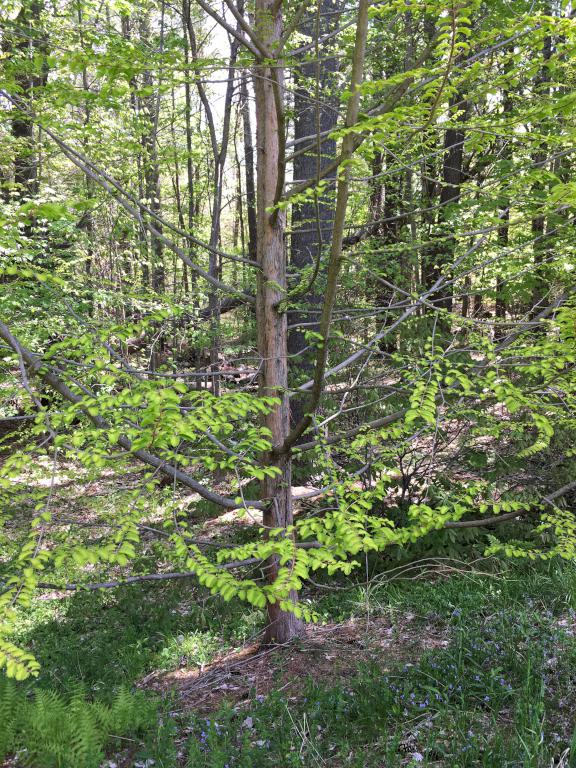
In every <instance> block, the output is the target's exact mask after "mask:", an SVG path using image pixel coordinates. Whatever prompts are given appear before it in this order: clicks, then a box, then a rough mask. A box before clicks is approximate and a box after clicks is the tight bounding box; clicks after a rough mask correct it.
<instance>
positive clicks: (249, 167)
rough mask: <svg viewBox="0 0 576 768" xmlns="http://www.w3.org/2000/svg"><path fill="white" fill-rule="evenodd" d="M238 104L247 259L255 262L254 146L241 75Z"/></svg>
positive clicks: (245, 80) (245, 89)
mask: <svg viewBox="0 0 576 768" xmlns="http://www.w3.org/2000/svg"><path fill="white" fill-rule="evenodd" d="M240 104H241V110H242V128H243V137H244V177H245V186H246V211H247V216H246V218H247V221H248V257H249V258H250V259H252V261H256V258H257V254H256V239H257V224H256V184H255V182H254V145H253V141H252V125H251V120H250V103H249V101H248V77H247V75H246V73H245V72H244V73H242V76H241V80H240Z"/></svg>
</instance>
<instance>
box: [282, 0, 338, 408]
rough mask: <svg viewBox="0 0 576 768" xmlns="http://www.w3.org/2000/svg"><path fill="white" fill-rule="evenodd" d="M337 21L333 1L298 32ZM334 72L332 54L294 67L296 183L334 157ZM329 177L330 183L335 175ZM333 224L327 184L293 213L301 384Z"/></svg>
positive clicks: (292, 350)
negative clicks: (308, 333) (320, 266)
mask: <svg viewBox="0 0 576 768" xmlns="http://www.w3.org/2000/svg"><path fill="white" fill-rule="evenodd" d="M336 22H337V14H335V13H334V3H333V2H332V0H320V2H319V4H318V7H317V8H316V7H315V6H314V5H313V6H311V10H310V13H308V14H307V15H306V16H305V18H304V19H303V21H302V23H301V31H302V32H303V33H304V34H305V35H307V36H310V37H312V38H314V37H322V36H324V35H326V34H327V33H328V32H329V31H330V30H331V29H333V28H334V26H335V24H336ZM336 71H337V58H336V55H333V56H326V55H323V56H322V60H318V61H307V60H303V61H302V62H301V63H300V65H299V66H298V69H297V74H296V78H295V80H296V83H295V86H296V87H295V93H294V113H295V120H294V149H295V153H296V157H295V158H294V164H293V169H294V181H295V182H300V181H304V180H305V179H313V178H314V177H316V176H318V177H319V176H320V172H321V171H322V169H323V168H324V166H326V165H328V164H329V163H330V162H331V161H332V160H333V159H334V157H335V153H336V143H335V141H334V140H332V139H326V138H322V136H321V135H324V134H327V133H329V132H330V131H332V130H333V129H334V128H335V126H336V124H337V120H338V104H339V99H338V98H337V96H336V93H335V74H336ZM304 150H306V151H304ZM327 178H328V179H333V178H334V173H331V174H329V175H328V176H327ZM333 219H334V200H333V190H332V185H328V187H327V189H326V190H325V191H324V192H322V193H319V194H318V195H317V196H316V197H315V199H314V200H311V201H309V202H305V203H302V204H300V205H297V206H294V207H293V209H292V228H291V237H290V265H291V267H292V270H291V271H292V272H294V273H296V274H297V275H299V277H298V278H297V281H296V283H295V284H294V285H293V286H291V287H293V288H296V290H297V291H300V290H301V291H302V293H301V295H299V297H298V302H299V304H300V305H301V309H299V310H291V311H290V312H289V314H288V323H289V325H290V331H289V334H288V353H289V354H290V355H291V371H295V372H296V375H297V376H303V377H304V378H305V379H307V378H309V377H310V372H311V370H312V366H313V360H314V356H315V353H314V350H311V351H304V350H305V348H306V346H307V342H306V335H305V334H306V331H307V330H311V331H316V332H317V331H318V328H319V320H320V309H321V304H322V298H323V297H322V290H321V287H320V283H321V281H322V277H321V276H318V277H316V280H314V279H313V273H314V270H315V269H316V266H317V265H318V264H319V262H320V260H321V257H322V251H323V249H325V248H326V246H327V245H329V243H330V237H331V233H332V226H333ZM304 270H307V271H306V272H304ZM320 271H321V270H318V272H319V273H320ZM296 356H297V357H296ZM292 383H293V384H294V383H296V382H292ZM290 409H291V421H292V423H298V422H299V421H300V420H301V419H302V416H303V414H304V410H303V409H304V402H303V401H302V400H301V399H299V398H296V397H293V398H292V400H291V403H290Z"/></svg>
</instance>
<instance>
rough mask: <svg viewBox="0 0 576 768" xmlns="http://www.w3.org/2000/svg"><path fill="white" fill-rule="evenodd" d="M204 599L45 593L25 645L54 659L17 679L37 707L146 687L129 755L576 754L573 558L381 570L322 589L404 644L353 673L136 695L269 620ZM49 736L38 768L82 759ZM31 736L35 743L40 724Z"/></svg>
mask: <svg viewBox="0 0 576 768" xmlns="http://www.w3.org/2000/svg"><path fill="white" fill-rule="evenodd" d="M204 598H205V596H204V595H203V594H201V593H199V592H198V591H197V590H196V589H195V588H194V587H193V585H192V584H191V583H190V584H188V583H183V582H178V583H174V584H168V585H161V586H160V587H159V586H157V585H134V586H131V587H126V588H123V589H118V590H116V591H115V592H114V593H110V592H107V593H102V594H78V595H75V596H73V597H70V598H67V599H65V600H51V601H39V602H38V603H37V604H36V605H35V607H34V608H33V609H31V611H29V612H28V613H27V614H26V615H23V616H22V619H21V624H20V626H19V638H18V639H19V641H20V642H23V643H25V644H27V645H28V646H29V647H32V648H33V650H34V652H35V654H36V655H37V657H38V658H39V660H40V662H41V663H42V674H41V677H40V679H39V680H38V681H37V682H36V683H34V684H33V686H32V687H31V686H30V685H29V684H28V685H22V686H17V691H18V695H19V696H20V697H21V701H24V702H25V703H24V704H23V706H26V702H27V706H29V707H33V706H34V702H35V698H34V694H32V693H30V691H33V690H36V691H38V690H40V691H48V690H50V691H54V692H57V693H58V695H59V696H60V697H61V698H62V701H63V702H64V707H65V709H66V708H67V711H79V710H78V707H79V705H78V701H79V686H81V698H82V700H84V701H86V702H90V701H92V702H96V703H98V704H99V706H104V705H106V706H109V707H110V706H114V700H115V697H117V696H118V691H119V690H124V691H128V692H130V691H132V693H131V694H129V695H131V696H132V697H139V698H138V699H137V698H134V700H135V701H136V700H138V701H140V702H141V704H140V705H139V707H140V708H141V709H145V710H146V712H147V714H146V716H145V717H142V718H140V719H138V718H134V722H133V727H131V725H130V722H126V723H125V725H124V731H123V734H117V733H116V734H114V733H112V734H111V733H109V732H103V733H102V734H101V736H100V737H99V738H100V741H101V749H102V750H104V751H106V752H107V754H108V755H109V758H110V759H112V760H113V762H116V764H117V765H118V766H124V765H126V766H128V765H130V766H132V765H138V763H141V764H145V761H146V760H148V761H150V760H154V765H155V766H156V767H158V766H160V767H161V768H176V766H186V767H187V768H226V767H227V768H233V767H234V768H249V767H250V768H252V767H253V768H259V767H260V766H262V767H264V766H273V765H275V766H278V765H281V766H286V768H289V767H290V766H310V768H313V767H317V766H336V768H338V766H352V767H353V766H363V768H364V767H365V768H381V767H382V766H386V768H394V767H395V766H407V765H412V766H416V765H423V766H446V768H448V766H450V768H464V766H510V768H512V766H518V767H522V768H539V767H540V766H542V767H543V768H544V766H545V767H546V768H550V766H552V765H554V766H559V765H564V766H569V765H570V766H575V765H576V751H575V750H574V749H572V753H571V754H572V756H571V757H570V756H569V752H568V750H569V749H570V747H576V739H575V738H574V715H573V712H574V711H576V708H575V705H576V672H575V670H576V665H575V662H576V639H575V637H574V635H573V630H574V626H575V625H576V621H575V614H574V607H575V606H576V602H575V601H576V570H575V569H574V568H573V567H572V566H570V565H565V566H564V567H562V568H560V567H554V566H547V567H546V568H544V567H542V568H540V569H537V568H536V567H535V566H534V565H531V566H530V568H527V567H524V566H523V565H522V564H519V565H516V564H515V565H510V566H508V567H507V568H506V571H505V573H504V574H502V575H500V576H494V577H488V576H485V577H469V576H463V575H456V576H453V577H451V578H449V579H446V580H440V581H435V582H434V583H431V582H430V581H417V582H406V583H400V584H389V583H387V582H386V581H385V580H379V579H378V577H376V578H374V579H373V580H372V582H371V583H370V584H369V585H368V586H366V585H359V586H351V587H350V589H346V590H344V591H340V590H338V591H335V592H328V593H327V594H325V593H323V592H322V591H321V590H318V589H315V593H314V594H312V593H311V594H310V595H309V596H308V598H309V599H310V600H312V601H313V602H314V604H315V607H316V608H317V610H318V611H319V612H320V614H321V615H322V616H323V617H324V619H325V620H326V621H332V622H342V621H347V620H349V619H350V618H351V617H356V619H357V622H356V625H355V626H356V627H357V632H358V634H359V640H361V639H362V634H363V632H364V628H366V627H367V626H368V628H369V627H370V625H371V624H372V623H373V622H376V620H377V618H378V617H385V618H386V620H387V622H388V623H389V625H390V632H391V633H392V634H391V635H390V642H389V645H388V646H387V648H388V650H385V649H384V647H383V646H382V647H380V646H378V645H377V644H376V645H375V646H374V647H372V648H371V649H370V652H369V653H367V654H364V655H363V656H362V657H361V658H362V661H361V662H360V663H358V664H350V665H349V668H347V669H346V674H345V675H344V676H342V675H341V674H340V675H338V676H336V675H332V674H331V672H330V664H328V666H326V665H324V666H323V667H322V674H321V675H317V676H316V677H314V675H313V674H312V675H310V676H309V675H308V674H307V671H310V672H311V673H314V668H313V667H310V666H308V667H307V666H306V663H304V664H303V665H302V672H301V674H300V679H299V680H298V681H297V682H296V684H293V685H292V686H291V688H290V690H289V691H287V690H286V689H284V690H276V689H275V686H274V685H272V686H271V688H270V690H269V691H267V692H266V693H265V695H264V696H261V695H260V696H258V697H257V696H256V690H255V689H254V690H253V691H252V692H250V691H248V692H247V696H246V697H245V700H244V701H243V702H242V703H241V704H240V705H239V704H238V702H234V701H227V700H226V698H225V695H226V694H225V692H224V693H223V694H222V696H221V697H220V701H219V702H217V703H216V704H215V708H214V711H212V712H209V713H207V712H206V711H202V712H201V713H200V712H199V711H194V710H193V709H190V708H189V707H188V706H186V705H185V704H183V703H182V701H181V700H179V699H178V698H176V697H174V696H172V697H170V696H164V697H160V696H159V695H158V694H155V693H152V692H142V691H138V692H136V690H135V685H136V684H137V683H138V681H140V680H141V679H142V678H143V677H144V676H146V675H148V674H150V673H151V672H154V671H155V670H166V671H170V670H177V669H178V668H180V667H182V668H188V667H191V666H192V667H193V666H201V665H203V664H209V663H210V661H211V660H212V659H214V657H215V656H216V655H217V654H218V653H221V652H222V651H223V650H229V649H232V648H234V647H238V646H240V645H241V644H242V643H243V642H245V641H246V640H247V639H248V638H250V637H251V636H252V635H253V634H254V633H255V631H256V630H257V629H258V628H259V627H260V626H261V623H262V616H261V615H260V614H259V613H258V612H248V613H246V612H245V611H244V609H243V606H240V605H236V606H235V605H234V604H228V603H224V602H223V601H221V600H219V599H208V600H204ZM203 600H204V602H203ZM374 626H380V625H377V624H374ZM368 634H370V633H368ZM372 634H373V633H372ZM427 634H428V635H430V636H431V637H432V636H434V637H442V638H443V642H442V644H436V645H435V646H433V647H429V648H428V649H427V650H425V651H424V652H422V650H421V649H419V648H417V647H416V645H415V643H414V642H413V641H415V640H416V639H419V640H422V639H423V640H426V636H427ZM424 647H426V644H425V643H424ZM303 650H304V651H305V650H306V649H303ZM338 654H339V649H338V646H337V644H336V645H335V647H334V656H335V657H336V656H338ZM302 655H303V657H304V658H305V662H306V659H307V658H312V657H311V656H310V657H306V655H305V654H302ZM358 658H359V659H360V655H359V657H358ZM293 683H294V681H293ZM281 686H282V682H281V681H280V679H278V682H277V686H276V687H277V688H279V687H281ZM36 695H37V694H36ZM74 702H76V704H74ZM87 706H88V705H87ZM75 708H76V709H75ZM46 727H47V728H48V731H49V730H50V727H51V726H50V727H49V726H46ZM55 727H56V726H55ZM119 735H120V736H122V737H123V740H122V739H119V738H118V736H119ZM46 739H47V741H46V746H45V748H44V749H45V754H44V755H42V749H40V751H38V749H39V748H38V745H37V744H36V746H35V747H34V749H35V750H36V751H35V753H34V754H35V755H36V756H35V757H34V758H33V760H32V762H30V754H32V753H31V752H30V751H29V752H28V753H21V754H22V755H24V756H26V754H28V761H29V763H28V764H30V765H33V766H35V765H38V766H44V765H46V766H61V767H62V768H63V767H64V766H66V768H67V766H69V765H70V766H72V765H74V768H82V766H83V763H81V762H78V760H76V763H74V762H66V761H67V760H68V759H69V757H70V756H68V757H67V756H66V755H65V754H64V756H62V754H60V756H58V755H52V754H51V753H50V746H49V733H47V734H46ZM573 742H574V743H573ZM18 745H19V747H20V748H26V747H27V744H26V734H23V735H22V734H21V735H20V736H19V742H18ZM13 751H14V750H13ZM563 755H564V757H563ZM22 759H24V758H22ZM121 760H124V762H121ZM562 761H564V762H562ZM570 761H571V762H570ZM22 764H24V763H22ZM105 764H106V763H104V765H105ZM86 765H87V766H88V765H89V764H88V763H86ZM148 765H152V763H150V762H148Z"/></svg>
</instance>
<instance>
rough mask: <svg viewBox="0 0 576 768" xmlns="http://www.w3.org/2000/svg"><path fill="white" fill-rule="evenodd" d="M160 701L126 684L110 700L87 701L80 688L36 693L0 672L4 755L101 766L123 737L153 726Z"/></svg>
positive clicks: (38, 762)
mask: <svg viewBox="0 0 576 768" xmlns="http://www.w3.org/2000/svg"><path fill="white" fill-rule="evenodd" d="M156 718H157V706H156V704H155V702H154V701H151V700H150V699H147V698H146V697H145V695H144V694H143V693H141V692H136V693H131V692H129V691H127V690H126V689H125V688H121V689H120V690H119V691H118V692H117V693H116V694H115V696H114V698H113V700H112V702H111V703H110V704H104V703H102V702H98V701H88V700H87V699H86V698H85V696H84V692H83V690H82V689H81V688H80V687H79V688H78V689H77V690H76V691H75V692H73V693H72V694H71V695H70V696H68V697H64V696H62V695H60V694H59V693H56V692H55V691H52V690H42V689H38V690H36V691H34V693H33V694H32V695H31V696H28V695H27V693H26V692H25V691H24V690H23V689H21V688H19V687H18V686H17V685H16V684H15V683H14V682H13V681H12V680H9V679H7V678H2V677H0V760H1V759H4V758H7V757H8V756H9V755H13V754H18V758H19V760H20V762H21V763H22V764H24V765H29V766H32V767H33V768H98V766H99V765H100V764H101V762H102V760H103V758H104V750H105V748H106V747H107V746H113V745H114V743H115V741H117V739H118V737H126V736H137V735H139V734H141V733H143V732H144V731H146V730H147V729H148V728H150V727H152V726H153V725H154V724H155V722H156Z"/></svg>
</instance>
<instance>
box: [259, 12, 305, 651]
mask: <svg viewBox="0 0 576 768" xmlns="http://www.w3.org/2000/svg"><path fill="white" fill-rule="evenodd" d="M281 9H282V4H281V3H278V2H277V0H256V28H257V31H258V34H259V36H260V39H261V40H263V41H264V43H265V44H266V46H267V47H268V49H271V50H273V49H274V45H275V44H276V43H277V42H278V40H279V39H280V35H281V30H282V10H281ZM275 88H276V95H275V93H274V90H275ZM283 88H284V82H283V71H282V68H281V65H280V62H279V61H275V62H274V65H273V66H272V67H269V66H266V65H257V66H256V67H255V70H254V89H255V96H256V146H257V192H258V195H257V225H258V238H257V258H258V264H259V266H260V270H259V273H258V285H257V296H256V323H257V328H258V352H259V355H260V358H261V361H262V367H261V376H260V392H261V394H262V395H266V396H276V397H278V398H279V400H280V404H279V405H278V406H276V407H275V408H274V409H273V410H272V411H271V412H270V413H269V414H268V415H267V416H266V417H265V423H266V426H267V427H268V429H269V430H270V433H271V440H272V445H274V446H278V445H282V444H283V443H284V441H285V439H286V437H287V436H288V433H289V429H290V409H289V403H288V394H287V388H288V360H287V352H288V331H287V327H288V323H287V318H286V313H285V312H283V311H281V310H280V308H279V305H280V303H281V302H282V300H283V299H284V298H285V295H286V294H285V291H286V256H285V249H284V233H285V225H286V216H285V213H284V211H277V212H276V213H273V214H270V213H269V209H270V208H271V207H272V206H273V205H274V203H275V200H276V195H277V190H278V185H279V174H280V173H282V170H281V169H282V167H283V162H284V157H283V154H284V152H283V144H284V136H283V131H284V126H283V116H282V115H281V114H280V109H281V105H280V102H281V103H283V99H284V94H283ZM278 97H279V98H278ZM264 461H265V463H267V464H272V463H274V464H276V466H278V468H279V470H280V473H279V474H278V475H277V476H275V477H267V478H266V479H265V480H264V481H263V482H262V497H263V498H264V499H265V500H266V501H267V502H268V506H267V508H266V511H265V512H264V527H265V528H266V529H267V530H269V529H270V528H286V527H287V526H289V525H292V522H293V517H292V488H291V486H292V459H291V456H290V453H289V452H288V453H286V454H283V455H281V456H280V457H278V458H276V459H275V458H274V457H273V456H271V455H270V456H265V457H264ZM279 568H280V565H279V562H278V558H277V557H273V558H272V559H271V562H270V563H268V569H267V575H268V578H269V580H270V581H271V582H274V581H275V580H276V578H277V575H278V571H279ZM291 599H292V600H293V601H294V602H296V600H297V596H296V594H295V593H294V594H292V595H291ZM302 629H303V626H302V623H301V622H300V621H299V620H298V619H297V618H296V616H295V615H294V614H293V613H291V612H290V611H285V610H282V608H281V607H280V606H279V604H278V602H274V603H268V627H267V630H266V636H265V640H266V641H268V642H279V643H284V642H287V641H288V640H290V639H291V638H293V637H295V636H296V635H298V634H300V633H301V632H302Z"/></svg>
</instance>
